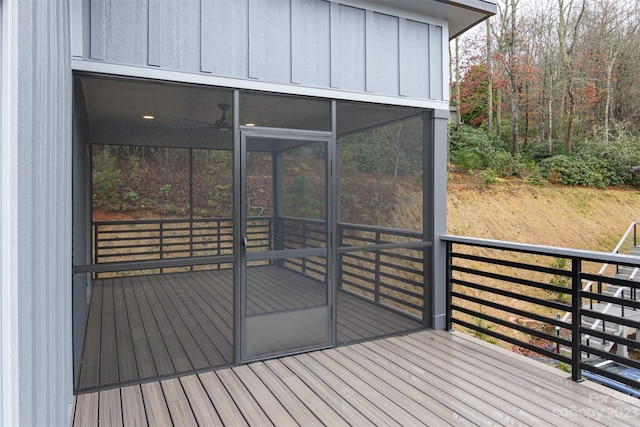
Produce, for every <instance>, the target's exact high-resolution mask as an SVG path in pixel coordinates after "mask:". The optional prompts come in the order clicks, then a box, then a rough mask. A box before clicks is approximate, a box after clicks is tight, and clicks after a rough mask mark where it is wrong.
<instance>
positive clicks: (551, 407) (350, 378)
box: [73, 331, 640, 427]
mask: <svg viewBox="0 0 640 427" xmlns="http://www.w3.org/2000/svg"><path fill="white" fill-rule="evenodd" d="M568 376H569V375H568V374H566V373H564V372H562V371H560V370H557V369H555V368H552V367H550V366H547V365H544V364H543V363H541V362H537V361H534V360H531V359H527V358H526V357H524V356H521V355H517V354H513V353H510V352H508V351H506V350H504V349H501V348H498V347H495V346H492V345H489V344H487V343H485V342H483V341H480V340H478V339H475V338H471V337H468V336H465V335H462V334H460V333H455V332H454V333H450V332H445V331H423V332H416V333H413V334H409V335H404V336H398V337H393V338H386V339H381V340H377V341H369V342H365V343H360V344H354V345H350V346H344V347H339V348H337V349H331V350H323V351H317V352H313V353H308V354H301V355H297V356H289V357H284V358H281V359H274V360H269V361H265V362H257V363H253V364H249V365H244V366H239V367H235V368H228V369H221V370H217V371H211V372H206V373H201V374H197V375H188V376H184V377H180V378H174V379H167V380H163V381H159V382H149V383H145V384H141V385H134V386H128V387H123V388H116V389H111V390H104V391H100V392H94V393H89V394H81V395H78V396H77V397H76V408H75V413H74V420H73V425H74V426H98V425H99V426H101V427H104V426H134V425H135V426H147V425H148V426H171V425H174V426H197V425H199V426H216V425H221V426H222V425H224V426H247V425H250V426H265V425H277V426H290V425H291V426H293V425H302V426H314V425H330V426H343V425H345V426H346V425H352V426H368V425H383V426H409V425H427V426H441V425H531V426H574V425H575V426H608V427H613V426H632V425H637V423H638V419H639V416H640V400H638V399H636V398H632V397H629V396H625V395H622V394H620V393H618V392H615V391H613V390H611V389H608V388H605V387H604V386H601V385H599V384H595V383H592V382H589V381H585V382H582V383H575V382H573V381H571V380H570V379H569V378H568Z"/></svg>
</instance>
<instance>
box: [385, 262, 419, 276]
mask: <svg viewBox="0 0 640 427" xmlns="http://www.w3.org/2000/svg"><path fill="white" fill-rule="evenodd" d="M380 266H381V267H387V268H392V269H394V270H398V271H404V272H405V273H410V274H413V275H416V276H421V275H422V270H416V269H415V268H411V267H405V266H404V265H400V264H393V263H390V262H384V261H380Z"/></svg>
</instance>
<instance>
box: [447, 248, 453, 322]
mask: <svg viewBox="0 0 640 427" xmlns="http://www.w3.org/2000/svg"><path fill="white" fill-rule="evenodd" d="M445 247H446V250H445V259H446V263H447V265H446V267H445V269H446V271H445V274H446V279H445V281H446V287H447V289H446V293H447V295H446V298H447V302H446V304H447V306H446V312H447V330H448V331H451V330H452V322H451V316H452V315H453V310H452V309H451V305H452V304H453V297H452V296H451V290H452V285H451V278H452V272H451V268H452V267H453V257H452V256H451V253H452V250H453V243H451V242H445Z"/></svg>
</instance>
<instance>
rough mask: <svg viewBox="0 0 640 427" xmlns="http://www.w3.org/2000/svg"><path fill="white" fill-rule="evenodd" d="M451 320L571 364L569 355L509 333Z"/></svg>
mask: <svg viewBox="0 0 640 427" xmlns="http://www.w3.org/2000/svg"><path fill="white" fill-rule="evenodd" d="M451 321H452V322H453V323H455V324H457V325H460V326H464V327H465V328H468V329H473V330H474V331H478V332H480V333H482V334H484V335H489V336H492V337H494V338H498V339H499V340H501V341H505V342H508V343H510V344H514V345H517V346H518V347H522V348H526V349H527V350H531V351H533V352H534V353H538V354H542V355H545V356H547V357H549V358H553V359H556V360H560V361H561V362H565V363H567V364H571V359H570V358H569V357H567V356H563V355H562V354H558V353H554V352H551V351H548V350H546V349H544V348H540V347H536V346H535V345H532V344H529V343H527V342H524V341H520V340H517V339H515V338H512V337H510V336H508V335H503V334H501V333H499V332H496V331H492V330H490V329H484V328H481V327H479V326H477V325H473V324H471V323H468V322H465V321H463V320H460V319H451Z"/></svg>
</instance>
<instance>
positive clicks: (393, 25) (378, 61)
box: [367, 13, 400, 95]
mask: <svg viewBox="0 0 640 427" xmlns="http://www.w3.org/2000/svg"><path fill="white" fill-rule="evenodd" d="M372 15H373V16H372V18H371V24H372V28H371V30H370V31H367V47H368V46H369V45H371V49H370V50H371V53H372V55H373V57H372V61H371V63H370V62H369V58H368V56H367V76H371V77H372V78H371V81H369V79H367V90H368V91H369V92H375V93H381V94H384V95H398V94H399V92H400V60H399V58H400V56H399V23H398V18H397V17H395V16H389V15H384V14H382V13H372ZM367 29H368V27H367ZM368 53H369V49H367V54H368Z"/></svg>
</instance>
